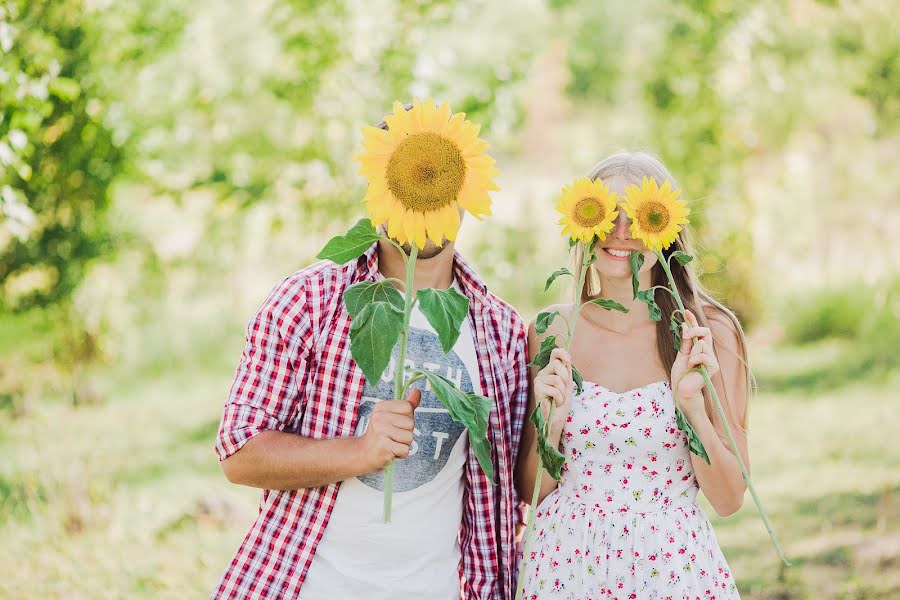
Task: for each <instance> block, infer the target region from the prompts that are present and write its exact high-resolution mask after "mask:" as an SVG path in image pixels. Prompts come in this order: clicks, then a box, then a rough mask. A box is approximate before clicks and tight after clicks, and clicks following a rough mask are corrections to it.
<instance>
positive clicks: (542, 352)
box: [528, 335, 558, 369]
mask: <svg viewBox="0 0 900 600" xmlns="http://www.w3.org/2000/svg"><path fill="white" fill-rule="evenodd" d="M557 337H558V336H556V335H548V336H547V337H545V338H544V339H543V340H542V341H541V348H540V349H539V350H538V353H537V354H535V356H534V359H533V360H532V361H531V362H530V363H528V366H529V367H537V368H539V369H543V368H544V367H546V366H547V363H549V362H550V353H551V352H553V349H554V348H556V338H557Z"/></svg>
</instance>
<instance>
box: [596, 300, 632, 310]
mask: <svg viewBox="0 0 900 600" xmlns="http://www.w3.org/2000/svg"><path fill="white" fill-rule="evenodd" d="M591 304H596V305H597V306H601V307H603V308H605V309H606V310H617V311H619V312H620V313H627V312H628V309H627V308H625V307H624V306H622V305H621V304H619V303H618V302H616V301H615V300H610V299H609V298H595V299H593V300H591Z"/></svg>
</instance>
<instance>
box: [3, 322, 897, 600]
mask: <svg viewBox="0 0 900 600" xmlns="http://www.w3.org/2000/svg"><path fill="white" fill-rule="evenodd" d="M3 327H12V326H11V325H3V324H0V330H3ZM240 334H241V332H240V331H239V330H237V331H235V335H234V336H231V337H229V338H227V339H226V340H225V341H219V342H218V343H217V344H209V345H204V347H203V350H202V352H201V354H202V356H195V357H194V358H191V357H190V355H178V356H176V357H170V358H169V359H167V360H165V361H161V362H160V361H153V362H150V363H147V364H146V365H143V366H140V367H139V368H131V369H130V370H129V371H124V370H122V369H120V368H117V367H115V366H106V367H101V368H100V369H101V370H100V371H98V372H94V373H91V376H92V377H93V378H94V379H95V380H96V381H99V382H100V384H99V385H100V388H101V389H100V392H101V394H100V395H101V396H102V398H104V400H103V401H102V402H98V403H96V404H91V405H85V406H78V407H74V406H72V404H71V402H68V401H66V399H65V398H63V397H57V396H55V395H54V392H52V390H51V391H49V392H48V393H47V394H46V395H45V396H44V397H42V398H41V399H40V401H39V402H36V403H34V405H33V406H32V408H31V410H30V411H29V412H28V413H27V414H25V415H24V416H20V417H18V418H16V417H13V416H12V415H11V414H9V413H4V412H0V431H2V435H0V455H2V456H3V457H5V460H3V461H0V538H2V539H3V543H2V544H0V598H6V597H10V598H90V599H93V598H189V597H206V596H207V595H208V594H209V592H210V590H211V588H212V587H213V585H214V584H215V583H216V581H217V580H218V577H219V576H220V575H221V573H222V571H223V570H224V568H225V566H226V565H227V563H228V561H229V560H230V558H231V556H232V554H233V552H234V551H235V549H236V548H237V546H238V544H239V543H240V541H241V539H242V537H243V535H244V534H245V533H246V531H247V529H248V527H249V526H250V524H251V522H252V520H253V518H254V515H255V512H256V501H257V493H256V492H255V491H254V490H250V489H246V488H239V487H237V486H233V485H230V484H229V483H228V482H227V481H226V480H225V478H224V477H223V476H222V474H221V472H220V471H219V467H218V465H217V461H216V457H215V455H214V453H213V443H214V436H215V432H216V429H217V426H218V419H219V415H220V410H221V407H222V402H223V399H224V397H225V394H226V393H227V390H228V386H229V384H230V379H231V375H232V372H233V368H234V363H235V361H236V360H237V358H238V354H239V352H240V349H241V341H240ZM756 350H757V351H756V352H755V353H754V355H755V356H756V357H757V359H758V360H757V362H758V364H759V371H760V373H759V374H760V379H761V381H762V389H761V392H760V394H759V395H758V396H757V397H755V398H754V400H753V404H752V408H751V438H750V443H751V461H752V472H753V476H754V480H755V482H756V484H757V487H758V490H759V492H760V494H761V495H762V498H763V500H764V502H765V504H766V507H767V508H768V510H769V513H770V516H771V518H772V521H773V523H774V525H775V528H776V531H777V532H778V534H779V536H780V538H781V541H782V544H783V547H784V549H785V552H786V553H787V554H788V557H789V558H790V559H791V560H792V561H793V562H794V566H792V567H790V568H787V569H781V568H780V567H779V563H778V560H777V557H776V555H775V551H774V549H773V548H772V547H771V545H770V543H769V540H768V535H767V533H766V530H765V528H764V526H763V525H762V522H761V521H760V519H759V518H758V517H757V515H756V513H755V508H754V506H753V503H752V501H751V500H750V498H749V495H748V497H747V499H746V502H745V506H744V508H743V509H742V510H741V511H740V512H738V513H737V514H736V515H733V516H732V517H729V518H727V519H720V518H717V517H715V516H714V513H713V511H712V510H711V509H710V508H709V507H708V506H707V507H706V508H707V514H709V515H710V516H711V517H712V520H713V522H714V525H715V528H716V532H717V535H718V538H719V540H720V542H721V544H722V547H723V549H724V552H725V554H726V557H727V558H728V560H729V562H730V563H731V566H732V568H733V570H734V572H735V574H736V578H737V581H738V584H739V586H740V588H741V591H742V595H743V597H744V598H750V599H756V600H762V599H767V600H774V599H783V600H794V599H810V600H812V599H815V600H819V599H824V598H852V599H863V598H865V599H887V598H900V436H898V435H897V431H896V427H895V426H893V429H892V424H896V422H897V420H896V412H895V411H896V402H897V399H898V395H897V392H896V390H897V389H898V388H900V371H898V370H888V371H880V372H879V373H880V374H878V376H875V375H874V373H870V375H869V376H866V377H861V378H860V377H855V376H854V375H853V373H845V376H844V377H841V378H837V379H835V381H833V382H831V383H829V385H827V386H826V385H820V384H817V383H816V381H815V379H814V378H813V377H810V376H809V375H804V374H805V373H809V372H822V371H825V370H830V369H832V367H833V365H835V364H839V363H840V362H841V361H842V360H843V359H844V358H846V357H847V356H848V355H849V354H848V353H850V349H849V348H848V347H846V346H844V345H842V344H841V343H835V344H822V345H814V346H808V347H805V348H799V349H798V348H783V349H760V348H757V349H756ZM0 356H2V355H0Z"/></svg>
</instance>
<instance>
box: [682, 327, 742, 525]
mask: <svg viewBox="0 0 900 600" xmlns="http://www.w3.org/2000/svg"><path fill="white" fill-rule="evenodd" d="M710 324H711V329H707V328H705V327H698V326H697V321H696V318H695V317H694V315H693V314H691V316H690V318H689V328H687V329H686V330H685V335H684V339H685V343H684V344H683V345H682V351H681V353H679V356H678V358H677V359H676V367H677V366H679V364H681V366H682V369H681V371H680V372H683V370H684V369H686V368H693V367H695V366H698V365H700V364H703V365H705V366H706V368H707V370H709V372H710V375H711V380H712V383H713V386H714V387H715V389H716V392H717V393H718V395H719V399H720V400H721V401H722V408H723V410H724V412H725V416H726V418H727V419H728V424H729V426H730V428H731V432H732V434H733V435H734V439H735V441H736V442H737V446H738V450H739V451H740V453H741V456H742V458H743V461H744V466H746V467H747V471H748V472H749V471H750V461H749V456H748V453H747V435H746V430H745V428H744V426H743V425H742V421H743V415H744V413H745V411H746V408H747V402H748V398H749V392H750V390H749V389H748V386H747V376H746V373H747V372H746V369H747V367H746V365H745V364H744V363H743V362H742V360H741V358H740V353H739V352H738V348H740V341H739V338H738V333H737V331H736V330H735V327H734V325H733V324H732V323H731V322H729V321H725V320H721V319H713V320H711V322H710ZM692 337H693V338H694V339H693V340H691V339H690V338H692ZM713 338H714V339H715V342H713ZM716 345H718V346H719V347H722V348H724V349H725V351H724V352H721V353H717V352H716V349H715V346H716ZM680 372H679V373H675V367H673V380H672V382H673V385H676V386H678V387H679V399H680V401H679V407H680V408H681V410H682V412H683V413H684V416H685V417H686V418H687V420H688V422H690V424H691V427H693V428H694V431H696V433H697V436H698V437H699V438H700V441H701V442H703V446H704V447H705V448H706V452H707V454H708V455H709V460H710V464H706V461H705V460H703V459H702V458H700V457H699V456H697V455H695V454H693V453H691V465H692V466H693V469H694V474H695V475H696V477H697V483H698V484H699V485H700V489H701V490H702V491H703V494H704V495H705V496H706V498H707V499H708V500H709V503H710V504H711V505H712V507H713V509H715V511H716V513H717V514H718V515H720V516H722V517H727V516H729V515H732V514H734V513H735V512H737V511H738V510H739V509H740V508H741V505H742V504H743V502H744V491H745V490H746V489H747V485H746V483H745V482H744V478H743V477H742V476H741V468H740V465H739V464H738V461H737V459H736V458H735V456H734V454H733V453H732V451H731V445H730V444H729V443H728V438H727V436H726V434H725V428H724V427H723V426H722V424H721V423H719V422H718V421H719V419H718V418H716V419H715V421H716V423H715V424H714V423H713V421H711V420H710V418H709V416H708V415H707V414H706V409H705V406H704V399H703V395H702V390H703V385H702V384H703V380H702V377H701V376H700V374H698V373H690V374H688V375H687V376H686V377H684V378H683V379H682V380H681V383H680V385H679V383H678V377H680ZM698 380H699V384H700V385H698ZM683 388H684V392H685V394H684V395H683V394H682V389H683ZM695 389H696V391H694V390H695ZM726 399H727V400H726Z"/></svg>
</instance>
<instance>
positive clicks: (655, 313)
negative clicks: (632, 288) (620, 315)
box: [637, 288, 662, 321]
mask: <svg viewBox="0 0 900 600" xmlns="http://www.w3.org/2000/svg"><path fill="white" fill-rule="evenodd" d="M637 300H640V301H641V302H644V303H645V304H646V305H647V308H648V309H650V319H652V320H653V321H660V320H662V311H661V310H660V308H659V305H658V304H657V303H656V290H655V289H653V288H650V289H649V290H641V291H639V292H638V293H637Z"/></svg>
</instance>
